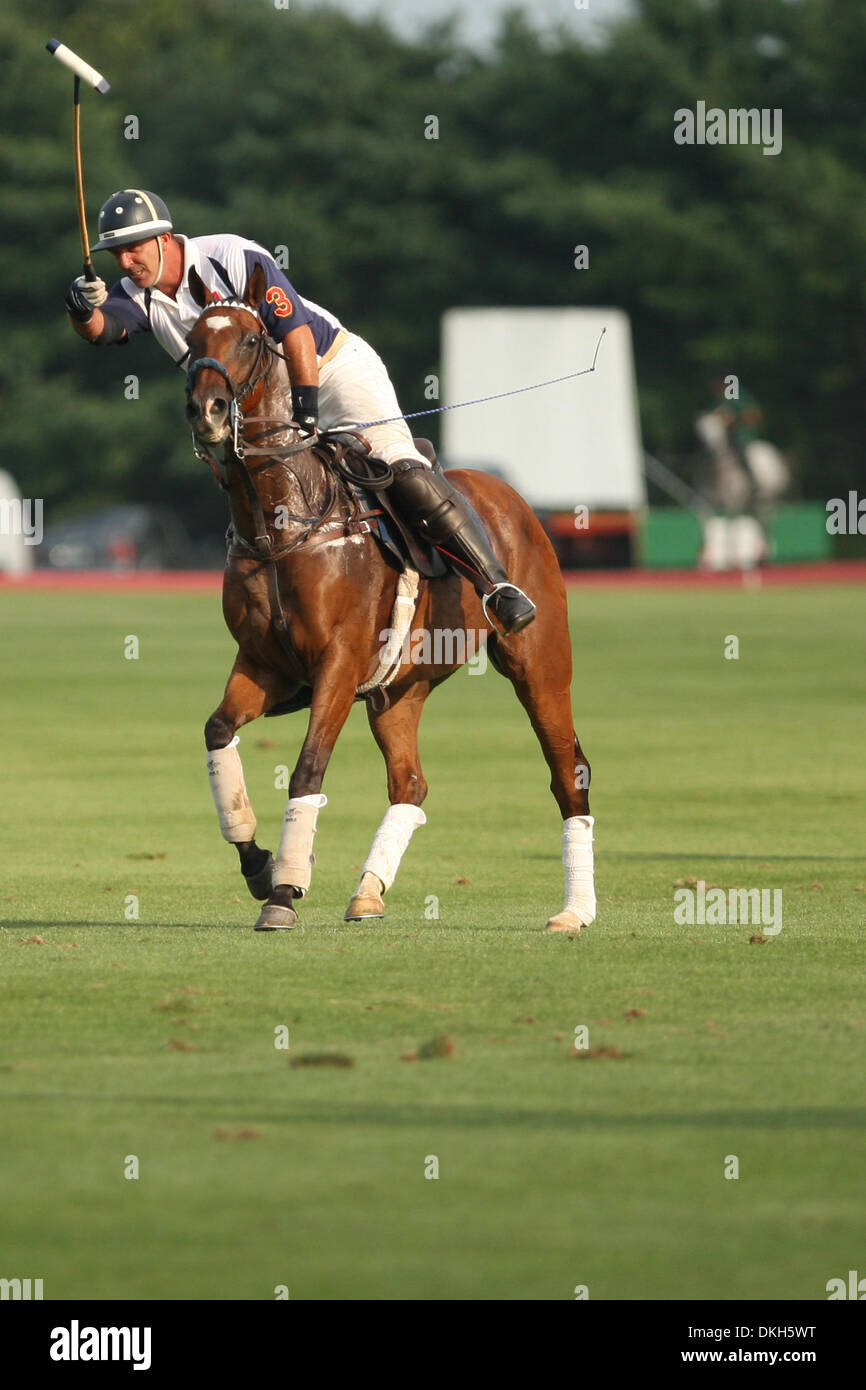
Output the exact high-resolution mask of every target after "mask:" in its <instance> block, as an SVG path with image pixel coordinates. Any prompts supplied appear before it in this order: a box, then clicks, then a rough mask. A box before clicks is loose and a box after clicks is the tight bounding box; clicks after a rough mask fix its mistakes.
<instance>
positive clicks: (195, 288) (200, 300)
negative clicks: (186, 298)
mask: <svg viewBox="0 0 866 1390" xmlns="http://www.w3.org/2000/svg"><path fill="white" fill-rule="evenodd" d="M188 283H189V292H190V294H191V295H192V297H193V299H194V300H195V302H196V304H197V305H198V307H199V308H200V309H206V308H207V306H208V305H209V304H210V303H211V302H212V300H213V295H212V294H211V292H210V290H209V289H208V287H207V285H206V284H205V283H204V281H203V280H202V278H201V276H200V275H199V273H198V271H197V270H196V268H195V266H191V267H190V272H189V281H188Z"/></svg>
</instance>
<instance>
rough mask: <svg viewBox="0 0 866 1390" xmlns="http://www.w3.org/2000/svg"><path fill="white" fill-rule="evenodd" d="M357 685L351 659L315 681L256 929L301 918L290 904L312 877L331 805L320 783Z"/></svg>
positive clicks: (284, 926) (280, 926)
mask: <svg viewBox="0 0 866 1390" xmlns="http://www.w3.org/2000/svg"><path fill="white" fill-rule="evenodd" d="M344 655H345V654H344ZM357 685H358V681H357V673H356V672H355V671H354V669H353V663H351V662H348V663H345V664H344V665H343V666H342V667H341V668H337V669H334V667H331V668H330V670H323V671H322V672H320V673H319V675H318V676H317V677H316V680H315V681H314V684H313V699H312V705H311V707H310V722H309V725H308V727H307V736H306V738H305V739H304V743H303V747H302V748H301V753H300V756H299V758H298V761H297V763H296V765H295V770H294V772H293V773H292V776H291V780H290V781H289V803H288V805H287V807H286V813H285V817H284V819H283V833H282V837H281V839H280V847H279V849H278V851H277V858H276V863H275V865H274V889H273V892H272V893H271V895H270V897H269V898H268V901H267V902H266V904H265V906H264V907H263V908H262V911H261V914H260V916H259V920H258V921H257V922H256V931H279V930H285V929H287V928H290V927H293V926H294V925H295V923H296V922H297V920H298V914H297V912H296V911H295V909H294V907H293V906H292V903H293V901H294V900H295V899H296V898H302V897H304V895H305V894H306V893H307V892H308V891H309V887H310V882H311V880H312V871H313V837H314V835H315V833H316V822H317V820H318V816H319V811H320V810H321V808H322V807H323V806H325V805H326V804H327V797H325V796H323V795H322V791H321V788H322V782H323V781H324V777H325V771H326V769H327V766H328V762H329V761H330V757H331V754H332V753H333V751H334V745H335V743H336V742H337V738H338V736H339V733H340V730H341V729H342V727H343V725H344V724H345V722H346V719H347V718H348V715H349V711H350V709H351V708H352V702H353V701H354V698H355V691H356V689H357Z"/></svg>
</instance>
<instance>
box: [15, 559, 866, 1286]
mask: <svg viewBox="0 0 866 1390" xmlns="http://www.w3.org/2000/svg"><path fill="white" fill-rule="evenodd" d="M571 606H572V617H573V638H574V650H575V656H576V676H575V684H574V708H575V715H576V725H577V728H578V731H579V733H580V737H581V740H582V742H583V744H584V747H585V748H586V751H587V754H588V756H589V757H590V759H591V761H592V764H593V776H594V780H593V811H594V814H595V816H596V821H597V823H596V851H597V870H598V890H599V915H598V920H597V922H596V924H595V925H594V926H592V927H591V928H589V929H588V930H586V931H585V932H584V933H583V934H582V935H581V936H580V938H579V939H576V940H572V939H568V938H564V937H548V936H546V935H545V934H544V932H543V930H542V928H543V926H544V922H545V920H546V918H547V916H548V915H549V913H550V912H551V911H557V910H558V909H559V908H560V907H561V905H562V903H561V892H562V878H561V875H562V870H561V865H560V860H559V837H560V826H561V822H560V820H559V816H558V812H557V809H556V806H555V804H554V802H553V799H552V797H551V796H550V794H549V792H548V789H547V782H548V774H547V769H546V767H545V766H544V763H543V761H542V758H541V754H540V751H539V749H538V747H537V745H536V743H535V740H534V738H533V735H532V732H531V730H530V728H529V725H528V722H527V721H526V718H525V715H524V714H523V711H522V710H521V709H520V707H519V705H518V704H517V701H516V699H515V697H514V695H513V693H512V691H511V688H510V686H509V685H508V684H507V683H506V682H505V681H503V680H502V679H501V678H500V677H499V676H497V675H496V674H495V673H494V672H493V671H492V670H490V671H489V672H488V673H487V674H485V675H479V676H471V675H469V674H468V673H467V672H465V671H463V672H460V673H459V674H458V675H457V676H455V677H454V678H453V679H452V681H450V682H449V683H448V684H447V685H446V686H444V687H443V688H442V689H441V690H440V691H438V692H437V693H436V694H434V696H433V697H432V698H431V700H430V702H429V704H428V706H427V710H426V713H425V716H424V721H423V723H422V730H421V731H422V756H423V761H424V768H425V772H426V775H427V778H428V781H429V783H430V787H431V790H430V795H429V797H428V800H427V803H426V808H425V809H426V811H427V814H428V818H429V823H428V825H427V826H426V827H425V828H423V829H422V830H420V831H419V832H418V833H417V834H416V836H415V839H414V840H413V843H412V846H411V848H410V850H409V852H408V854H407V856H406V859H405V861H404V864H403V869H402V871H401V875H400V877H399V878H398V880H397V883H396V885H395V887H394V889H393V890H392V892H391V894H390V895H389V911H388V916H387V918H386V919H385V921H384V922H383V923H378V924H375V925H370V926H365V927H359V926H358V925H357V924H352V925H343V924H342V920H341V919H342V914H343V911H344V909H345V905H346V902H347V901H348V897H349V895H350V893H351V890H352V889H353V887H354V886H355V881H356V877H357V867H358V866H359V865H360V863H361V862H362V860H363V858H364V855H365V854H366V851H367V849H368V847H369V843H370V840H371V838H372V836H373V833H374V830H375V828H376V826H377V824H378V822H379V819H380V818H381V815H382V813H383V811H384V808H385V805H386V796H385V782H384V766H383V764H382V762H381V758H380V755H379V753H378V751H377V750H376V748H375V746H374V745H373V743H372V739H371V737H370V735H369V732H368V729H367V724H366V719H365V716H364V712H363V710H362V709H360V708H356V709H355V710H354V711H353V713H352V716H351V719H350V721H349V724H348V725H347V727H346V729H345V731H344V733H343V735H342V737H341V740H340V742H339V744H338V747H337V751H336V753H335V756H334V759H333V762H332V764H331V767H330V769H329V772H328V776H327V778H326V782H325V791H326V792H327V794H328V796H329V805H328V807H327V808H326V809H325V810H324V811H323V812H322V813H321V815H320V817H319V832H318V835H317V839H316V854H317V858H318V865H317V869H316V873H315V877H314V882H313V891H312V894H311V895H310V897H309V898H308V899H306V900H305V902H304V903H303V905H302V908H301V913H302V922H303V924H304V930H303V932H301V931H297V932H295V933H276V934H257V933H254V932H253V931H252V929H251V928H252V924H253V922H254V921H255V917H256V914H257V905H256V904H254V903H253V901H252V899H251V898H250V897H249V896H248V894H247V893H246V889H245V888H244V886H243V883H242V881H241V879H240V876H239V874H238V872H237V869H236V857H235V855H234V852H233V850H231V849H230V847H229V846H227V845H226V844H225V843H224V842H223V841H222V839H221V837H220V835H219V831H218V828H217V824H216V817H215V814H214V810H213V806H212V803H211V800H210V795H209V792H208V787H207V779H206V774H205V770H204V755H203V741H202V726H203V724H204V720H205V718H206V717H207V715H208V714H210V712H211V711H212V710H213V708H214V707H215V706H216V704H217V703H218V701H219V698H220V695H221V691H222V686H223V684H224V681H225V677H226V674H227V672H228V668H229V665H230V661H231V658H232V655H233V651H232V644H231V642H230V639H229V637H228V634H227V633H226V631H225V630H224V628H223V625H222V618H221V615H220V610H219V603H218V600H217V598H216V597H215V596H199V595H190V594H188V595H180V596H176V595H169V594H162V595H150V594H142V593H139V594H136V593H123V592H118V593H116V594H115V593H107V592H106V593H99V594H73V593H62V594H56V593H32V592H31V593H27V592H10V591H3V592H0V633H2V643H3V680H2V689H0V706H2V719H3V732H4V738H3V771H4V787H5V790H4V796H3V800H2V808H0V824H2V844H3V850H4V853H3V864H2V873H0V909H2V910H0V919H2V927H0V953H2V972H0V1018H2V1025H0V1029H2V1046H0V1112H2V1148H0V1276H4V1277H7V1278H11V1277H30V1278H42V1279H43V1280H44V1292H45V1297H46V1298H48V1299H51V1298H64V1299H65V1298H69V1299H85V1298H96V1299H109V1298H119V1299H152V1298H169V1299H193V1298H205V1299H236V1298H240V1299H272V1298H273V1297H274V1291H275V1288H276V1287H277V1286H280V1285H283V1286H286V1287H287V1288H288V1290H289V1293H290V1297H291V1298H292V1299H317V1298H334V1299H365V1298H373V1299H394V1298H401V1299H454V1298H460V1299H571V1298H573V1297H574V1290H575V1287H576V1286H578V1285H584V1286H587V1288H588V1290H589V1296H590V1298H592V1299H644V1298H649V1299H687V1298H697V1299H711V1298H719V1299H740V1298H743V1299H774V1298H780V1299H823V1298H826V1293H825V1285H826V1283H827V1281H828V1280H829V1279H831V1278H833V1277H835V1276H837V1275H838V1276H845V1275H846V1274H847V1271H848V1270H849V1269H851V1268H859V1269H860V1271H861V1272H866V1271H864V1269H863V1251H864V1224H866V1223H864V1202H863V1186H862V1174H863V1170H864V1166H866V1138H864V1130H863V1121H864V1116H866V1104H864V1082H863V1077H864V1074H866V1066H864V1063H866V1001H864V991H863V945H862V942H863V919H864V908H866V865H864V860H863V840H864V835H863V801H862V797H863V766H864V745H866V734H864V721H863V685H864V652H863V630H864V601H863V595H862V593H861V591H860V590H859V589H857V588H856V587H853V586H852V587H844V586H839V587H823V588H815V589H810V588H805V587H803V588H790V589H780V588H777V589H772V588H771V589H764V590H762V591H743V590H740V589H724V590H722V589H719V590H712V591H704V590H690V589H686V588H683V589H672V590H656V591H648V590H632V589H615V590H596V589H591V590H590V589H586V590H583V591H582V590H580V589H576V590H573V591H572V604H571ZM130 634H134V635H136V636H137V637H138V639H139V642H140V657H139V659H138V660H137V661H131V660H125V659H124V656H123V648H124V638H125V637H126V636H127V635H130ZM729 635H736V636H737V637H738V638H739V646H740V655H739V659H738V660H726V659H725V658H724V655H723V652H724V644H725V638H726V637H727V636H729ZM304 727H305V716H304V715H303V714H301V715H292V716H288V717H286V718H284V719H278V720H268V721H260V722H259V723H257V724H254V725H252V726H251V727H250V728H249V729H247V730H246V731H245V732H244V734H243V736H242V745H241V750H242V754H243V757H244V761H245V766H246V770H247V784H248V787H249V790H250V795H251V797H252V799H253V804H254V806H255V808H256V811H257V814H258V818H259V825H260V834H259V839H260V841H261V842H262V843H265V844H267V845H269V846H270V847H271V848H276V840H277V834H278V827H279V823H280V818H281V813H282V807H283V804H284V800H285V795H286V793H285V792H284V791H280V790H277V789H275V786H274V780H275V767H277V766H278V765H280V764H288V765H289V766H291V765H292V763H293V760H294V756H295V753H296V751H297V748H298V746H299V742H300V739H301V737H302V732H303V729H304ZM682 879H704V880H705V881H706V882H707V883H708V884H711V885H715V886H721V887H724V888H735V887H747V888H752V887H757V888H771V889H775V888H779V889H781V890H782V891H783V903H784V919H783V928H782V930H781V932H779V934H778V935H777V936H775V937H774V938H773V939H772V940H767V941H764V942H763V943H750V937H751V936H752V935H754V934H755V933H756V931H759V930H760V929H759V928H754V927H751V926H749V925H748V924H741V925H730V926H700V925H698V926H694V927H689V926H679V925H677V924H676V923H675V921H674V915H673V914H674V891H675V884H676V883H677V881H678V880H682ZM132 894H135V895H136V897H137V899H138V903H139V914H140V915H139V918H138V920H134V919H133V920H129V919H127V917H126V916H125V904H126V903H127V902H128V899H129V895H132ZM433 895H435V898H436V899H437V900H438V912H439V916H438V920H436V919H432V918H430V917H428V916H425V910H426V911H427V912H430V911H432V910H433V906H432V905H431V899H432V896H433ZM633 1010H640V1011H642V1012H641V1013H640V1014H639V1015H637V1016H631V1017H629V1014H630V1012H631V1011H633ZM579 1025H586V1026H587V1027H588V1029H589V1044H590V1047H591V1048H596V1047H601V1048H611V1049H619V1050H620V1052H621V1054H622V1055H621V1056H619V1057H615V1056H596V1057H588V1058H587V1057H580V1058H575V1057H574V1056H572V1055H570V1052H571V1045H572V1042H573V1039H574V1030H575V1028H576V1027H578V1026H579ZM281 1026H282V1027H285V1028H288V1030H289V1037H290V1047H289V1049H288V1050H284V1049H280V1048H277V1047H276V1046H275V1029H278V1028H280V1027H281ZM442 1035H447V1036H448V1037H450V1038H451V1039H452V1040H453V1055H450V1056H438V1057H432V1058H429V1059H422V1060H417V1061H407V1060H403V1056H404V1054H406V1053H407V1052H413V1051H414V1052H418V1050H419V1049H422V1050H423V1048H424V1045H425V1044H427V1043H430V1042H431V1040H433V1039H434V1038H437V1037H440V1036H442ZM446 1050H448V1049H447V1048H446ZM322 1053H326V1054H339V1055H341V1056H343V1057H345V1058H349V1059H351V1062H352V1063H353V1065H351V1066H337V1065H301V1066H299V1065H294V1066H293V1065H291V1063H292V1062H294V1063H297V1062H299V1061H303V1059H305V1058H308V1057H310V1056H315V1054H322ZM730 1155H734V1156H736V1158H737V1159H738V1161H739V1177H738V1178H737V1179H726V1177H725V1167H726V1163H727V1164H728V1167H729V1168H730V1167H731V1165H730V1162H729V1160H728V1156H730ZM129 1156H135V1158H137V1160H138V1165H139V1176H138V1178H137V1179H134V1178H133V1179H129V1178H127V1177H125V1175H124V1174H125V1167H127V1168H128V1167H131V1164H130V1163H129V1162H128V1159H129ZM432 1156H435V1157H436V1158H437V1159H438V1165H439V1176H438V1179H428V1178H426V1177H425V1168H426V1169H428V1171H429V1170H430V1169H432V1166H433V1165H432V1163H431V1161H430V1160H431V1157H432Z"/></svg>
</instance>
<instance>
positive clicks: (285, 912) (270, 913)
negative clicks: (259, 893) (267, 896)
mask: <svg viewBox="0 0 866 1390" xmlns="http://www.w3.org/2000/svg"><path fill="white" fill-rule="evenodd" d="M297 920H298V914H297V912H296V911H295V909H294V908H293V907H280V906H279V904H277V903H266V905H265V906H264V907H263V908H262V910H261V912H260V913H259V920H258V921H257V922H256V925H255V930H256V931H290V930H291V928H292V927H294V926H295V925H296V923H297Z"/></svg>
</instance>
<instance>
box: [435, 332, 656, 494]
mask: <svg viewBox="0 0 866 1390" xmlns="http://www.w3.org/2000/svg"><path fill="white" fill-rule="evenodd" d="M602 328H605V329H606V330H607V331H606V333H605V336H604V339H603V341H602V344H601V349H600V351H599V355H598V362H597V365H596V369H595V371H594V372H592V373H589V374H588V375H586V376H579V377H576V378H574V379H573V380H571V381H563V382H560V383H559V384H558V385H556V386H544V387H542V388H541V389H540V390H538V391H527V392H524V393H523V394H522V395H515V396H506V397H505V398H504V399H503V400H497V401H489V402H487V403H486V404H484V405H471V406H467V407H466V408H465V409H462V410H446V411H445V412H444V414H443V416H442V422H443V427H442V453H443V456H444V459H445V462H446V464H447V466H448V467H449V468H471V467H476V468H495V469H497V470H498V471H500V472H501V473H502V476H503V477H504V478H505V479H506V481H507V482H509V483H510V484H511V485H512V487H515V488H517V491H518V492H520V493H521V494H522V495H523V496H524V497H525V498H526V500H527V502H529V503H530V504H531V505H532V506H533V507H536V508H538V509H540V510H543V509H557V510H567V511H571V510H572V509H573V508H574V507H575V506H576V505H579V504H585V505H587V506H589V507H610V508H625V509H627V510H629V511H633V510H636V509H638V508H640V507H643V506H645V505H646V485H645V480H644V469H643V447H642V444H641V434H640V421H639V418H638V410H637V392H636V388H635V375H634V357H633V353H632V343H631V327H630V325H629V320H628V316H627V315H626V314H625V313H624V312H623V310H622V309H574V308H569V309H449V310H447V312H446V313H445V314H443V316H442V401H441V404H442V405H452V404H454V403H456V402H457V401H466V400H474V399H476V397H478V396H492V395H497V394H498V393H499V392H501V391H509V390H513V389H514V388H516V387H521V386H531V385H533V384H534V383H535V382H538V381H547V380H548V379H549V378H551V377H560V376H565V375H566V374H567V373H569V372H578V371H581V370H583V369H584V368H587V367H590V366H591V365H592V359H593V354H594V352H595V347H596V343H597V342H598V336H599V334H600V332H601V330H602Z"/></svg>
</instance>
